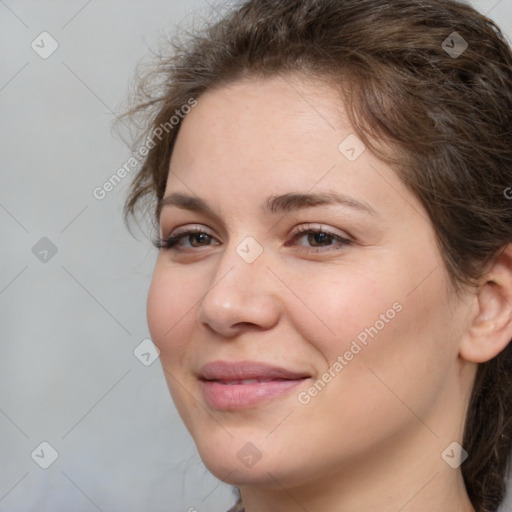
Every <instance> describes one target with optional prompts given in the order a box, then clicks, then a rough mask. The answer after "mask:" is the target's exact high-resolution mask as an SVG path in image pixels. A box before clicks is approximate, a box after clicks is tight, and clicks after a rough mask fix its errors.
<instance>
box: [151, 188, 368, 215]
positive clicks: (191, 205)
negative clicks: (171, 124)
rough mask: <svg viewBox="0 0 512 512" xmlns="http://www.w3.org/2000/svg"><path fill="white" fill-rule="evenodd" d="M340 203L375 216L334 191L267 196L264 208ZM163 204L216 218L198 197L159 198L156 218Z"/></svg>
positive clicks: (365, 206)
mask: <svg viewBox="0 0 512 512" xmlns="http://www.w3.org/2000/svg"><path fill="white" fill-rule="evenodd" d="M329 205H341V206H345V207H349V208H353V209H355V210H359V211H361V212H365V213H367V214H370V215H373V216H377V214H376V212H375V210H374V209H373V208H372V207H371V206H370V205H368V204H367V203H365V202H363V201H360V200H357V199H354V198H352V197H349V196H346V195H343V194H338V193H335V192H319V193H307V194H301V193H288V194H280V195H273V196H270V197H269V198H267V200H266V202H265V206H264V210H265V211H266V212H268V213H271V214H278V213H289V212H291V211H294V210H301V209H304V208H311V207H314V206H329ZM165 206H176V207H177V208H182V209H184V210H192V211H196V212H200V213H205V214H207V215H210V216H211V217H215V218H218V215H217V214H216V213H215V212H214V211H213V209H212V208H211V206H209V205H208V203H207V202H206V201H204V200H203V199H201V198H199V197H195V196H189V195H187V194H182V193H179V192H174V193H172V194H169V195H168V196H165V197H163V198H162V199H160V201H159V202H158V205H157V218H160V214H161V212H162V209H163V208H164V207H165Z"/></svg>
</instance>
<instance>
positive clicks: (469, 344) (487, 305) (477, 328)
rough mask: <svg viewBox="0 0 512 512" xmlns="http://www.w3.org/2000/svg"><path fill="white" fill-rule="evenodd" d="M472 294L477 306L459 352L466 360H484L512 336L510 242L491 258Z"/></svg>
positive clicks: (497, 352)
mask: <svg viewBox="0 0 512 512" xmlns="http://www.w3.org/2000/svg"><path fill="white" fill-rule="evenodd" d="M475 298H476V301H477V306H476V307H475V312H474V314H473V317H472V318H471V319H470V325H469V328H468V331H467V333H466V335H465V336H464V338H463V340H462V343H461V346H460V350H459V353H460V356H461V357H462V358H463V359H465V360H466V361H471V362H474V363H483V362H485V361H489V360H490V359H492V358H493V357H495V356H497V355H498V354H499V353H500V352H501V351H502V350H504V349H505V348H506V347H507V345H508V344H509V343H510V341H511V340H512V243H511V244H509V245H508V246H507V247H506V248H505V249H504V250H503V251H502V252H500V253H498V255H497V256H496V258H495V259H494V260H493V262H492V264H491V265H490V269H489V270H488V271H487V273H486V275H485V276H484V278H483V284H482V285H481V287H480V289H479V291H478V292H477V295H476V297H475Z"/></svg>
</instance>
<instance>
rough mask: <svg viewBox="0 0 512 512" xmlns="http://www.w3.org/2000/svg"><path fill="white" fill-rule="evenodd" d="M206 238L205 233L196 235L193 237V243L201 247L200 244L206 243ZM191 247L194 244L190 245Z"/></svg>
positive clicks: (207, 236)
mask: <svg viewBox="0 0 512 512" xmlns="http://www.w3.org/2000/svg"><path fill="white" fill-rule="evenodd" d="M208 238H209V235H207V234H206V233H197V234H195V235H194V236H193V240H195V242H196V243H197V244H198V245H201V244H204V243H205V242H207V241H208ZM192 245H194V244H192Z"/></svg>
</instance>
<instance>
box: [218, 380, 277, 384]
mask: <svg viewBox="0 0 512 512" xmlns="http://www.w3.org/2000/svg"><path fill="white" fill-rule="evenodd" d="M271 380H272V379H242V380H230V381H226V382H223V384H226V385H227V386H240V385H242V384H260V383H262V382H270V381H271Z"/></svg>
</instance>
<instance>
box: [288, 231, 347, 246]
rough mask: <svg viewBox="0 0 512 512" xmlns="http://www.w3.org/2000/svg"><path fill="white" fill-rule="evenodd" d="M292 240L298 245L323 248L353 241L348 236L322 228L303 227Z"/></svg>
mask: <svg viewBox="0 0 512 512" xmlns="http://www.w3.org/2000/svg"><path fill="white" fill-rule="evenodd" d="M292 242H294V243H295V244H296V245H301V246H306V247H308V246H309V247H312V248H322V247H331V246H333V245H335V244H337V245H339V246H344V245H349V244H351V243H352V241H351V240H349V239H348V238H344V237H342V236H340V235H337V234H335V233H329V232H328V231H324V230H322V229H303V230H300V231H299V233H297V234H296V235H294V236H293V238H292Z"/></svg>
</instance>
